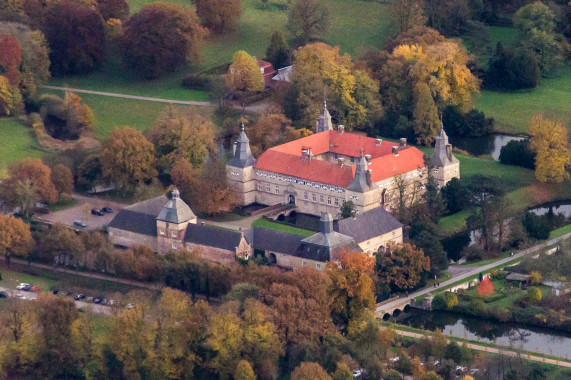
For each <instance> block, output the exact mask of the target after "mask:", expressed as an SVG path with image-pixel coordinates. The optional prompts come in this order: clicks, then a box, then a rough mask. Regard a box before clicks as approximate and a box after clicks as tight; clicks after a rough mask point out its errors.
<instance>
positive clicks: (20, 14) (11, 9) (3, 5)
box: [0, 0, 27, 22]
mask: <svg viewBox="0 0 571 380" xmlns="http://www.w3.org/2000/svg"><path fill="white" fill-rule="evenodd" d="M0 20H1V21H14V22H26V21H27V17H26V13H25V12H24V4H23V1H21V0H3V1H2V2H0Z"/></svg>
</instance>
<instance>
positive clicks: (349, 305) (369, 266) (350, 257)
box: [327, 251, 375, 323]
mask: <svg viewBox="0 0 571 380" xmlns="http://www.w3.org/2000/svg"><path fill="white" fill-rule="evenodd" d="M374 260H375V259H374V258H373V257H371V256H369V254H368V253H357V252H347V251H345V252H341V254H340V259H339V265H338V264H337V263H336V262H328V263H327V275H328V276H329V279H330V284H329V295H330V297H331V300H332V304H331V314H332V316H333V320H334V321H337V322H341V323H347V322H348V321H350V320H351V319H353V318H356V317H358V316H359V315H360V314H361V313H362V312H364V310H366V309H372V308H373V307H374V306H375V297H374V294H373V281H372V280H371V277H370V276H371V275H372V274H373V270H374V266H375V261H374Z"/></svg>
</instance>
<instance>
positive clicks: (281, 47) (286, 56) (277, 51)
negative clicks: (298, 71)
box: [266, 30, 290, 70]
mask: <svg viewBox="0 0 571 380" xmlns="http://www.w3.org/2000/svg"><path fill="white" fill-rule="evenodd" d="M266 59H267V60H268V61H269V62H270V63H271V64H272V65H273V66H274V68H275V69H276V70H277V69H281V68H282V67H285V66H287V65H289V64H290V51H289V46H288V45H287V43H286V41H285V38H284V35H283V34H282V32H280V31H279V30H276V31H275V32H274V33H273V34H272V39H271V41H270V44H269V45H268V48H267V49H266Z"/></svg>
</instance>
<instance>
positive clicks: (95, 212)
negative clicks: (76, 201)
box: [91, 208, 105, 216]
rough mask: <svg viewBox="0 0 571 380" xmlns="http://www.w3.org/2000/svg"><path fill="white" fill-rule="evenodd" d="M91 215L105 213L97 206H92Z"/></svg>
mask: <svg viewBox="0 0 571 380" xmlns="http://www.w3.org/2000/svg"><path fill="white" fill-rule="evenodd" d="M91 215H97V216H103V215H105V213H104V212H103V211H101V210H100V209H98V208H92V209H91Z"/></svg>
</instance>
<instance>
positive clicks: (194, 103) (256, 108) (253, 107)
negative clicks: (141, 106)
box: [42, 86, 267, 113]
mask: <svg viewBox="0 0 571 380" xmlns="http://www.w3.org/2000/svg"><path fill="white" fill-rule="evenodd" d="M42 87H43V88H45V89H48V90H59V91H71V92H76V93H81V94H91V95H101V96H110V97H114V98H123V99H135V100H145V101H148V102H160V103H169V104H182V105H187V106H198V107H218V103H213V102H200V101H196V100H174V99H163V98H153V97H148V96H138V95H128V94H118V93H114V92H105V91H92V90H84V89H81V88H71V87H59V86H42ZM232 108H234V109H239V110H241V109H242V106H240V105H234V106H233V107H232ZM266 108H267V104H255V105H251V106H246V111H249V112H256V113H261V112H264V111H265V110H266Z"/></svg>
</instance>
